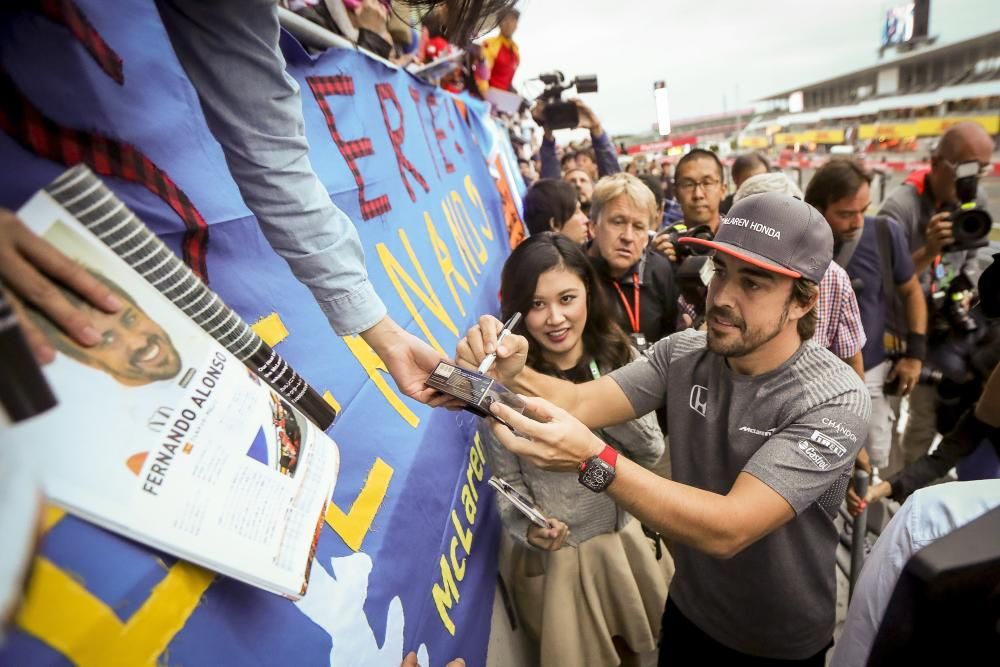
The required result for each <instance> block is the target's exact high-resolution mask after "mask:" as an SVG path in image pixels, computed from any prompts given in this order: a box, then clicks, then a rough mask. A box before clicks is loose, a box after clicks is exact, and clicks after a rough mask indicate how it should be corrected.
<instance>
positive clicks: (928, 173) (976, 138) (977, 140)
mask: <svg viewBox="0 0 1000 667" xmlns="http://www.w3.org/2000/svg"><path fill="white" fill-rule="evenodd" d="M992 157H993V140H992V139H991V138H990V135H989V134H987V133H986V131H985V130H984V129H983V128H982V127H980V126H979V125H978V124H976V123H972V122H965V123H958V124H957V125H955V126H953V127H952V128H951V129H949V130H948V131H947V132H945V134H944V136H942V137H941V141H940V142H938V145H937V148H936V149H935V150H934V153H933V154H932V155H931V168H930V169H929V170H923V171H917V172H914V173H913V174H911V175H910V176H909V177H908V178H907V179H906V182H904V183H903V185H901V186H900V187H899V188H897V189H896V190H894V191H893V192H892V193H891V194H890V195H889V196H888V197H887V198H886V200H885V202H884V203H883V204H882V209H881V210H880V211H879V214H880V215H886V216H889V217H890V218H893V219H894V220H896V221H898V222H899V223H900V225H901V226H902V227H903V231H904V232H905V233H906V237H907V241H908V242H909V250H910V253H911V254H912V257H913V264H914V267H915V269H916V274H917V276H918V277H919V280H920V284H921V287H922V288H923V291H924V294H925V295H926V296H927V297H928V298H930V297H931V296H932V295H933V294H934V293H936V292H941V291H946V290H947V289H948V286H949V285H950V284H951V282H952V281H953V280H954V279H955V278H956V277H958V276H959V275H961V274H963V273H965V274H968V275H969V278H970V279H971V280H972V281H973V283H975V280H974V278H975V275H974V274H975V273H976V272H977V271H976V270H977V267H976V251H975V250H959V251H952V250H949V246H950V245H951V244H953V243H954V242H955V238H954V236H953V235H952V228H951V226H952V223H951V213H950V210H951V209H954V207H955V206H956V205H957V204H958V195H957V194H956V190H955V180H956V178H957V175H956V169H957V167H958V166H959V165H964V164H966V163H969V162H976V163H978V164H979V167H980V171H981V174H986V173H989V168H990V160H991V159H992ZM976 203H977V206H978V207H980V208H984V207H985V205H986V202H985V198H984V197H983V194H982V191H981V190H980V192H979V195H978V197H977V202H976ZM929 320H931V321H933V320H934V315H933V313H931V314H930V317H929ZM931 329H933V325H932V326H931ZM939 342H941V341H940V340H935V338H934V337H933V336H931V338H930V340H929V341H928V357H930V358H932V357H933V356H934V349H935V347H937V345H935V343H939ZM936 398H937V392H936V390H935V388H934V387H930V386H927V385H922V384H918V385H917V386H916V387H914V388H913V391H912V392H911V393H910V417H909V419H908V421H907V424H906V432H905V433H904V435H903V439H902V442H901V443H900V451H898V452H896V451H894V452H893V455H894V456H893V457H892V460H890V464H889V467H890V471H889V473H890V474H891V473H892V472H894V471H896V470H898V469H899V468H900V467H902V465H905V464H906V463H910V462H912V461H915V460H916V459H918V458H920V457H921V456H923V455H924V454H926V453H927V450H928V449H929V448H930V446H931V442H932V441H933V440H934V435H935V434H936V432H937V429H936V426H935V417H936V412H937V411H936Z"/></svg>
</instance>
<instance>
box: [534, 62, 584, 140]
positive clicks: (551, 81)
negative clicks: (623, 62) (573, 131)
mask: <svg viewBox="0 0 1000 667" xmlns="http://www.w3.org/2000/svg"><path fill="white" fill-rule="evenodd" d="M538 79H539V80H540V81H541V82H542V83H543V84H545V90H543V91H542V94H541V95H539V96H538V99H540V100H543V101H544V102H545V110H544V111H543V112H542V117H543V124H544V125H545V127H547V128H548V129H550V130H562V129H566V128H573V127H576V126H577V125H579V124H580V114H579V111H578V110H577V108H576V105H575V104H573V103H572V102H563V99H562V94H563V91H564V90H569V89H570V88H572V87H574V86H576V92H577V93H580V94H582V93H596V92H597V75H596V74H583V75H580V76H577V77H576V78H575V79H573V80H572V81H570V82H569V83H563V82H564V81H565V80H566V77H565V76H564V75H563V73H562V72H560V71H558V70H557V71H552V72H545V73H544V74H539V75H538Z"/></svg>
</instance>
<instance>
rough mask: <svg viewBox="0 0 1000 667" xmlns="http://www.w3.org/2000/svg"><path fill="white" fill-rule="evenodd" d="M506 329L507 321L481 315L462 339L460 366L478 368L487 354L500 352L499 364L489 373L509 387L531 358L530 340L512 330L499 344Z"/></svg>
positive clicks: (498, 353)
mask: <svg viewBox="0 0 1000 667" xmlns="http://www.w3.org/2000/svg"><path fill="white" fill-rule="evenodd" d="M502 330H503V323H501V322H500V320H498V319H496V318H495V317H492V316H490V315H484V316H483V317H481V318H479V324H476V325H474V326H472V327H471V328H470V329H469V330H468V332H466V334H465V338H463V339H462V340H460V341H459V342H458V349H457V350H456V352H455V360H456V362H457V363H458V365H460V366H462V367H464V368H470V369H473V370H475V369H476V368H478V367H479V364H481V363H482V361H483V359H485V358H486V357H487V355H489V354H491V353H493V352H496V355H497V356H496V363H494V364H493V366H492V368H491V369H490V370H489V371H488V372H487V375H490V376H491V377H494V378H496V379H497V380H499V381H500V383H501V384H504V385H507V386H508V387H509V386H510V385H511V384H512V383H513V381H514V379H515V378H516V377H517V376H518V374H519V373H520V372H521V370H523V369H524V364H525V362H526V361H527V359H528V340H527V339H526V338H525V337H524V336H518V335H517V334H514V333H511V334H510V335H509V336H507V337H506V338H504V340H503V342H502V343H500V344H499V345H497V338H498V337H499V336H500V332H501V331H502Z"/></svg>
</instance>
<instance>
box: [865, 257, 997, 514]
mask: <svg viewBox="0 0 1000 667" xmlns="http://www.w3.org/2000/svg"><path fill="white" fill-rule="evenodd" d="M979 292H980V294H983V295H985V296H984V297H983V299H982V301H981V302H980V304H979V309H980V311H981V314H982V316H983V317H984V318H985V319H986V321H987V322H994V323H996V322H1000V253H998V254H996V255H993V263H992V264H991V265H990V266H989V268H987V269H986V271H984V272H983V275H982V276H980V278H979ZM990 347H991V348H992V349H990V355H989V357H990V358H989V362H988V363H992V366H993V370H992V372H990V373H989V376H988V377H986V380H985V382H984V383H983V384H982V390H981V391H980V392H978V393H977V395H978V400H977V401H976V403H975V405H973V406H972V407H970V408H969V409H968V410H966V411H965V412H964V413H963V414H962V416H961V417H960V418H959V420H958V422H957V423H956V425H955V427H954V428H953V429H951V430H950V431H949V432H948V434H947V435H945V436H944V438H942V439H941V442H940V443H939V444H938V446H937V447H936V448H935V449H934V451H933V452H931V453H928V454H925V455H924V456H922V457H920V458H919V459H917V460H916V461H914V462H912V463H910V464H908V465H907V466H906V467H904V468H903V469H902V470H900V471H899V472H896V473H894V474H893V475H892V476H891V477H889V478H888V479H885V480H882V481H881V482H878V483H876V484H873V485H871V486H869V487H868V493H867V494H866V495H865V497H864V499H861V498H859V497H858V495H857V494H856V493H854V490H853V489H849V490H848V492H847V509H848V511H849V512H850V513H851V514H852V515H853V516H857V515H858V514H860V513H861V512H862V510H864V509H865V507H866V506H867V504H868V503H871V502H874V501H877V500H880V499H882V498H892V499H893V500H895V501H896V502H898V503H903V502H906V499H907V498H908V497H909V496H910V495H911V494H912V493H913V492H914V491H917V490H919V489H922V488H924V487H925V486H928V485H929V484H932V483H933V482H934V480H937V479H941V478H942V477H944V476H945V475H947V474H948V471H949V470H951V469H952V468H956V467H959V468H960V470H959V478H960V479H985V478H996V477H998V476H1000V361H998V358H1000V339H997V338H994V340H993V344H992V346H990ZM984 443H989V445H991V446H992V449H990V448H989V447H987V445H985V444H984ZM990 454H992V457H991V456H990ZM970 458H973V459H978V460H977V461H976V463H977V464H978V466H975V469H974V474H973V475H971V476H969V477H967V476H963V474H962V473H963V472H966V473H967V472H968V470H962V469H961V467H962V463H961V462H962V461H963V460H968V459H970ZM974 465H975V464H974Z"/></svg>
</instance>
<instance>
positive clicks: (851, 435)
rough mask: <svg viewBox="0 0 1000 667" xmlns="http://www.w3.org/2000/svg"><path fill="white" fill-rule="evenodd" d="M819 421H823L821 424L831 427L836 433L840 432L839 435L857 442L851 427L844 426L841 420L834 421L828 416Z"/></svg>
mask: <svg viewBox="0 0 1000 667" xmlns="http://www.w3.org/2000/svg"><path fill="white" fill-rule="evenodd" d="M820 421H821V422H823V426H829V427H830V428H832V429H833V430H834V431H836V432H837V433H840V434H841V435H845V436H847V438H848V439H849V440H850V441H851V442H857V441H858V436H856V435H854V432H853V431H852V430H851V429H849V428H847V427H846V426H844V425H843V424H842V423H841V422H835V421H833V420H832V419H830V418H829V417H823V419H821V420H820Z"/></svg>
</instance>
